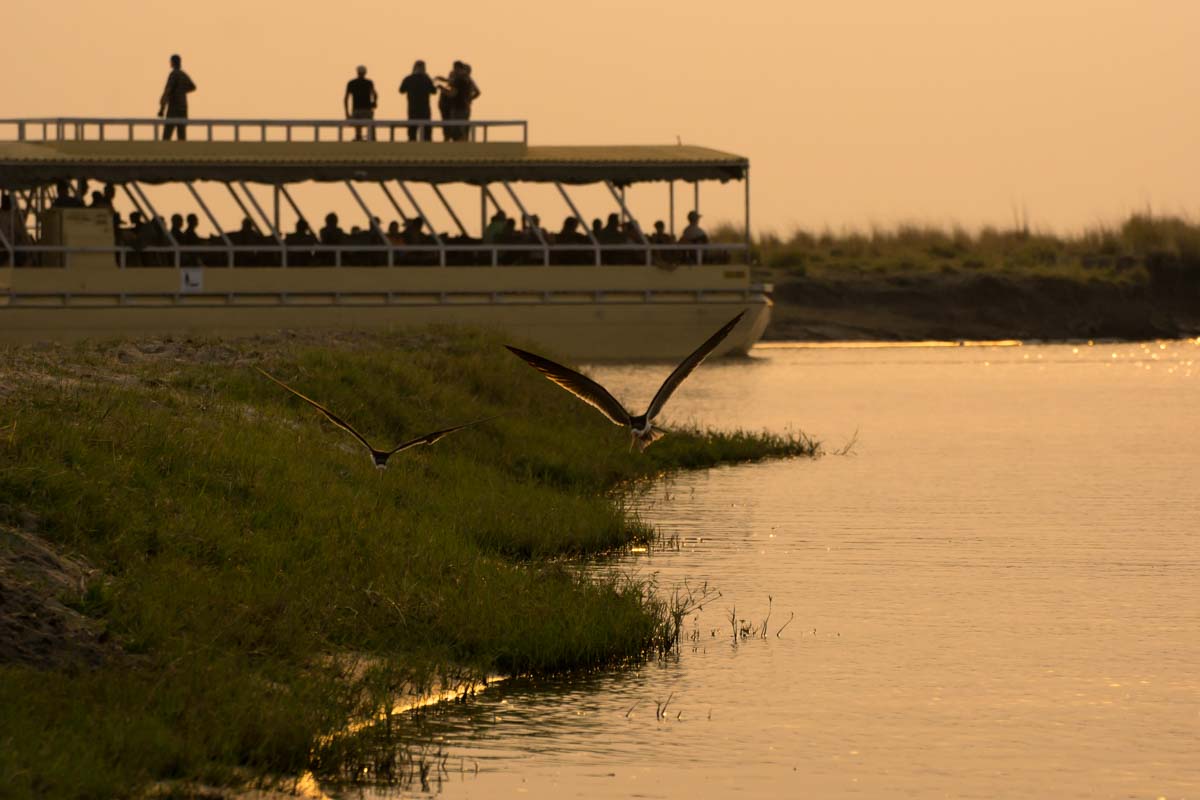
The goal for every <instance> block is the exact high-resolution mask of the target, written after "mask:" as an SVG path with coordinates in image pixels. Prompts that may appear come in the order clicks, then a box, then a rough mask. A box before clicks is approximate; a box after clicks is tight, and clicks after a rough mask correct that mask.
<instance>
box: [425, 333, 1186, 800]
mask: <svg viewBox="0 0 1200 800" xmlns="http://www.w3.org/2000/svg"><path fill="white" fill-rule="evenodd" d="M667 370H668V368H667V367H664V366H662V365H659V366H652V365H642V366H627V367H621V366H603V367H597V368H595V369H593V370H592V372H593V374H594V375H595V376H596V377H597V378H598V379H599V380H601V382H603V383H605V384H606V385H608V386H609V387H610V388H612V389H613V390H614V393H615V394H616V395H617V396H618V397H622V398H625V399H627V400H628V401H629V403H630V405H635V406H637V405H639V404H642V403H645V402H646V400H647V399H648V398H649V397H650V396H651V395H652V394H653V392H654V391H655V389H656V388H657V385H658V382H659V381H660V380H661V379H662V377H663V376H664V374H665V372H666V371H667ZM639 407H640V406H639ZM580 413H594V412H592V411H590V410H589V409H586V408H585V407H583V406H581V407H580ZM666 417H667V420H668V422H669V421H670V420H674V421H676V422H680V421H695V422H699V423H701V424H705V425H712V426H719V427H738V426H740V427H746V428H753V429H761V428H767V429H772V430H785V429H787V428H789V427H790V428H798V429H802V430H804V431H806V432H808V433H810V434H812V435H814V436H816V437H817V438H819V439H821V440H822V441H823V442H825V444H826V446H827V448H828V449H831V450H832V449H836V448H838V447H839V446H841V445H843V444H845V443H846V442H847V441H849V440H851V439H852V438H853V437H854V436H855V434H856V433H857V442H856V443H855V444H854V445H853V447H852V449H851V451H850V453H849V454H848V455H827V456H825V457H824V458H821V459H817V460H807V459H797V460H792V461H781V462H768V463H761V464H752V465H746V466H738V467H727V468H721V469H715V470H710V471H705V472H696V473H687V474H681V475H676V476H673V477H671V478H670V479H668V480H665V481H663V482H661V483H660V484H658V485H656V486H655V487H653V488H652V489H651V490H649V491H648V492H647V493H646V495H645V496H644V497H641V498H639V499H638V500H637V505H638V508H639V510H640V513H641V514H642V515H643V516H644V517H645V518H647V519H649V520H651V521H652V522H654V523H655V524H656V525H657V526H659V528H660V530H661V531H662V532H663V534H664V535H665V536H666V537H668V538H670V539H672V540H673V541H672V546H670V547H666V548H653V549H651V550H650V551H649V552H639V553H631V554H628V555H627V556H623V557H622V558H621V559H619V561H618V563H617V566H618V567H619V568H620V569H624V570H626V571H632V572H635V573H637V574H639V575H642V576H647V577H649V576H652V575H656V576H657V580H658V582H659V584H660V586H662V587H663V588H664V590H666V589H667V588H669V587H671V586H674V585H677V584H680V583H682V582H683V581H687V582H688V585H690V586H692V587H698V586H703V585H704V584H705V583H706V582H707V585H708V588H709V589H710V590H719V592H720V597H718V598H715V599H713V600H711V601H710V602H708V603H707V604H706V605H705V606H704V608H703V611H701V612H698V613H697V614H695V615H694V616H692V617H689V619H688V621H687V623H686V627H687V631H688V634H689V637H688V641H686V642H685V643H684V646H683V647H682V648H681V651H680V653H679V654H678V657H676V658H672V659H669V660H667V661H665V662H661V663H653V664H648V665H646V666H643V667H641V668H639V669H626V670H614V671H610V672H605V673H600V674H595V675H590V676H584V677H580V676H575V677H572V678H570V679H562V680H555V681H551V682H540V683H537V684H533V683H528V682H511V683H507V684H499V685H497V686H494V687H492V688H490V689H488V690H487V691H485V692H483V693H482V694H481V695H479V696H478V697H476V698H475V699H474V700H472V701H470V702H468V703H465V704H454V705H451V706H449V707H444V708H442V709H439V710H436V711H434V712H432V713H430V714H427V715H426V716H425V719H424V721H423V722H422V723H421V724H422V725H423V726H424V727H425V728H426V730H427V732H428V733H429V734H430V735H432V736H434V737H436V738H437V740H438V741H439V742H440V746H441V747H442V749H443V752H444V754H445V755H446V760H445V762H444V763H445V767H444V769H441V770H435V775H434V778H435V779H436V782H434V783H433V784H431V787H430V790H431V791H440V792H441V793H442V794H443V795H445V796H448V797H506V796H513V797H518V796H519V797H546V798H551V797H552V798H567V797H581V798H600V797H625V796H630V797H633V796H637V797H678V798H698V797H729V796H743V797H794V796H802V795H809V796H820V797H882V796H888V797H894V796H911V797H932V796H943V795H944V796H953V797H981V798H992V797H1031V796H1048V795H1054V796H1056V797H1060V798H1062V797H1139V798H1140V797H1148V798H1157V797H1169V798H1180V797H1193V798H1195V797H1200V340H1189V341H1182V342H1165V343H1146V344H1116V345H1114V344H1096V345H1094V346H1088V345H1086V344H1084V345H1079V346H1072V345H1053V346H1028V345H1026V346H1011V347H1003V346H987V347H984V346H966V347H894V346H893V347H885V346H878V347H862V346H831V347H830V346H825V347H804V346H788V345H776V346H762V347H759V348H756V349H755V351H754V352H753V354H752V357H751V358H749V359H744V360H725V361H719V362H714V363H710V364H705V365H704V366H703V367H702V368H701V369H700V370H698V371H697V372H696V373H695V374H694V375H693V376H692V377H691V378H690V379H689V381H688V382H687V383H685V384H684V386H683V388H682V389H681V390H680V391H679V392H678V393H677V395H676V396H675V397H674V398H673V400H672V401H671V403H670V405H668V407H667V414H666ZM768 611H769V613H770V617H769V620H768V621H767V628H766V636H765V638H764V637H763V636H762V635H761V633H760V632H758V631H755V632H753V633H752V634H751V635H750V636H748V637H745V638H743V637H740V636H739V637H737V638H735V637H734V635H733V625H736V626H737V627H741V626H743V624H744V625H748V626H751V627H753V628H758V627H760V626H761V623H762V621H763V619H764V618H766V616H767V614H768ZM731 614H732V615H733V616H734V618H735V620H738V622H735V623H733V625H731V621H730V616H731ZM740 620H744V621H745V622H744V623H742V622H740ZM789 620H791V621H790V622H788V621H789ZM784 623H787V625H786V627H783V628H782V630H781V629H780V628H781V626H783V625H784ZM668 699H669V702H668V705H667V707H666V711H665V713H663V714H662V715H659V714H658V704H659V703H662V702H667V701H668ZM660 716H661V718H660Z"/></svg>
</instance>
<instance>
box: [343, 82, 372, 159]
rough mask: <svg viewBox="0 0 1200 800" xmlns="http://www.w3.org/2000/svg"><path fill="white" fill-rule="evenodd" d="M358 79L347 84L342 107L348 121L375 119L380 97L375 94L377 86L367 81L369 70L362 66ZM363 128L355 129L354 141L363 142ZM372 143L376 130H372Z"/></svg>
mask: <svg viewBox="0 0 1200 800" xmlns="http://www.w3.org/2000/svg"><path fill="white" fill-rule="evenodd" d="M357 72H358V77H357V78H355V79H353V80H352V81H350V82H349V83H347V84H346V94H345V95H343V97H342V105H343V106H344V107H345V109H346V119H375V105H376V103H378V102H379V96H378V95H376V94H375V84H374V83H372V82H371V81H369V80H367V68H366V67H363V66H360V67H359V68H358V70H357ZM362 138H363V137H362V127H361V126H360V127H356V128H355V129H354V141H356V142H360V141H362ZM371 141H375V128H373V127H372V128H371Z"/></svg>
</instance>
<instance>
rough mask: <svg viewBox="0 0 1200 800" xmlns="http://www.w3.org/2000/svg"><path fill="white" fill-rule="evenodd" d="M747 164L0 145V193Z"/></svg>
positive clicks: (729, 172)
mask: <svg viewBox="0 0 1200 800" xmlns="http://www.w3.org/2000/svg"><path fill="white" fill-rule="evenodd" d="M748 169H749V161H748V160H747V159H746V158H744V157H742V156H738V155H734V154H732V153H725V152H722V151H720V150H712V149H709V148H707V147H698V146H695V145H662V146H659V145H621V146H602V147H600V146H597V147H593V146H562V147H554V146H551V147H540V146H531V145H527V144H524V143H521V142H492V143H487V142H403V143H401V142H228V141H195V142H193V141H186V142H172V141H165V142H164V141H70V140H57V141H15V142H0V188H5V189H16V188H29V187H32V186H35V185H41V184H46V183H51V182H54V181H57V180H71V179H75V178H88V179H91V180H99V181H110V182H117V183H121V182H127V181H140V182H145V183H171V182H179V181H196V180H213V181H253V182H261V183H294V182H300V181H309V180H314V181H343V180H353V181H382V180H404V181H416V182H423V183H473V184H484V183H491V182H500V181H525V182H555V181H557V182H560V183H566V184H584V183H597V182H601V181H606V180H607V181H612V182H613V183H615V184H618V185H625V184H631V183H638V182H643V181H667V180H682V181H707V180H719V181H722V182H724V181H728V180H741V179H743V178H744V177H745V176H746V171H747V170H748Z"/></svg>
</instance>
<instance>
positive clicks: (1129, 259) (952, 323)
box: [717, 215, 1200, 341]
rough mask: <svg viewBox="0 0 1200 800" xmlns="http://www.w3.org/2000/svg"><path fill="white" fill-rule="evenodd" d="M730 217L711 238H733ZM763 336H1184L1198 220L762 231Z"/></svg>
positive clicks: (1198, 281) (1196, 294)
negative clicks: (766, 322)
mask: <svg viewBox="0 0 1200 800" xmlns="http://www.w3.org/2000/svg"><path fill="white" fill-rule="evenodd" d="M737 235H738V231H736V230H734V229H731V228H728V227H727V226H726V227H724V228H721V229H719V230H718V231H717V236H718V238H722V239H731V240H732V239H734V238H736V236H737ZM750 256H751V259H752V263H755V264H759V265H761V267H760V268H759V270H758V272H757V275H758V277H759V279H760V280H763V281H767V282H770V283H772V284H774V287H775V291H774V294H773V297H774V300H775V308H774V312H773V314H772V321H771V325H770V327H768V328H767V331H766V336H765V338H766V339H768V340H781V339H793V340H800V341H831V340H837V339H843V340H854V341H863V340H880V341H914V340H923V339H940V340H949V341H955V340H960V339H963V340H966V339H972V340H994V339H1021V340H1031V339H1034V340H1042V341H1069V340H1079V339H1083V340H1086V339H1143V340H1144V339H1156V338H1180V337H1185V336H1189V335H1196V334H1197V333H1200V225H1197V224H1196V223H1193V222H1192V221H1190V220H1187V219H1183V218H1180V217H1156V216H1150V215H1134V216H1131V217H1130V218H1128V219H1127V220H1125V221H1124V222H1123V223H1121V224H1119V225H1116V226H1111V227H1100V228H1096V229H1094V230H1088V231H1084V232H1082V233H1080V234H1077V235H1073V236H1056V235H1052V234H1046V233H1038V232H1036V231H1030V230H1028V229H1015V230H1007V231H1000V230H995V229H984V230H982V231H979V232H978V233H969V232H966V231H964V230H961V229H942V228H936V227H915V226H901V227H899V228H895V229H891V230H873V231H870V232H860V231H847V232H843V233H832V232H829V231H826V232H821V233H813V232H809V231H803V230H799V231H796V232H794V233H793V234H791V236H790V237H789V238H787V239H786V240H785V239H782V238H780V237H778V236H775V235H771V234H765V235H763V236H761V237H759V238H757V239H756V241H755V242H753V244H752V247H751V254H750Z"/></svg>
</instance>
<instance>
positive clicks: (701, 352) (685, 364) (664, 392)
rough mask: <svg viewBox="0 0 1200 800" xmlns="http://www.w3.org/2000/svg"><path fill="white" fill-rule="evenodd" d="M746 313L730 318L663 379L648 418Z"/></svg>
mask: <svg viewBox="0 0 1200 800" xmlns="http://www.w3.org/2000/svg"><path fill="white" fill-rule="evenodd" d="M745 314H746V312H745V311H742V312H741V313H739V314H738V315H737V316H736V317H734V318H733V319H731V320H729V322H726V323H725V324H724V325H723V326H722V327H721V330H719V331H717V332H716V333H714V334H713V335H712V336H710V337H708V341H706V342H705V343H704V344H702V345H700V346H699V347H697V348H696V350H695V352H693V353H692V354H691V355H690V356H688V357H687V358H685V359H684V360H683V361H682V362H680V364H679V366H678V367H676V368H675V371H674V372H672V373H671V374H670V375H668V376H667V379H666V380H665V381H663V385H662V386H660V387H659V389H658V393H657V394H656V395H654V399H653V400H651V401H650V407H649V408H648V409H646V419H648V420H652V419H654V418H655V417H656V416H658V412H660V411H662V407H663V406H665V405H666V404H667V400H669V399H670V397H671V395H672V394H673V393H674V392H675V390H676V389H678V388H679V384H681V383H683V379H684V378H686V377H687V376H688V375H691V374H692V370H694V369H695V368H696V367H698V366H700V363H701V362H702V361H704V359H706V358H708V354H709V353H711V352H712V351H713V349H714V348H715V347H716V346H717V345H719V344H720V343H721V340H723V339H724V338H725V337H726V336H728V335H729V332H730V331H731V330H733V328H734V326H735V325H737V324H738V322H740V321H741V319H742V317H743V316H745Z"/></svg>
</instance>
